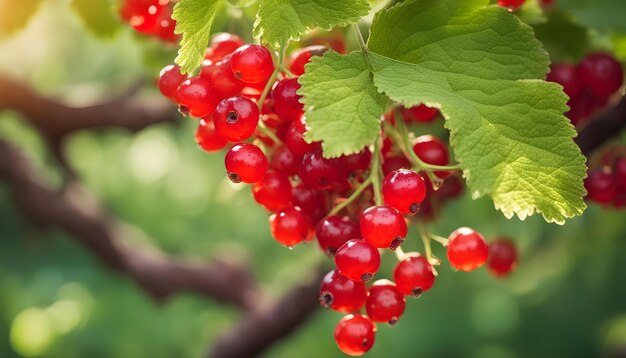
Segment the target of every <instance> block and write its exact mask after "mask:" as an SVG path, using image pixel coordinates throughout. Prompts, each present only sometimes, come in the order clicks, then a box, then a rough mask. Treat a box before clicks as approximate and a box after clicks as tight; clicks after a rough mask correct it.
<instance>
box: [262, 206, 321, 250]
mask: <svg viewBox="0 0 626 358" xmlns="http://www.w3.org/2000/svg"><path fill="white" fill-rule="evenodd" d="M270 230H271V231H272V236H273V237H274V239H275V240H276V241H278V242H279V243H281V244H283V245H285V246H287V247H293V246H295V245H297V244H299V243H300V242H302V241H304V240H306V239H307V238H308V237H309V235H310V234H311V224H310V223H309V221H308V220H307V219H306V217H305V216H304V214H303V213H302V210H301V209H300V208H299V207H297V206H295V207H288V208H285V209H283V210H281V211H279V212H277V213H276V214H273V215H272V216H270Z"/></svg>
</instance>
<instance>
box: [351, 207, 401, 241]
mask: <svg viewBox="0 0 626 358" xmlns="http://www.w3.org/2000/svg"><path fill="white" fill-rule="evenodd" d="M359 225H360V227H361V233H362V234H363V237H364V238H365V240H367V241H368V242H369V243H370V244H372V245H373V246H374V247H378V248H390V249H392V250H395V249H396V248H398V246H400V245H401V244H402V243H403V242H404V238H405V236H406V233H407V227H406V221H405V220H404V216H402V214H401V213H400V212H399V211H398V210H396V209H394V208H392V207H391V206H385V205H383V206H371V207H369V208H367V209H365V211H363V213H361V218H360V220H359Z"/></svg>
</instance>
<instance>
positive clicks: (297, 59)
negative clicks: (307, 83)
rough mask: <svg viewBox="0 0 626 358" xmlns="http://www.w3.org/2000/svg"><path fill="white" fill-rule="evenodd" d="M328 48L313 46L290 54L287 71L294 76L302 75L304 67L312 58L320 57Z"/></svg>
mask: <svg viewBox="0 0 626 358" xmlns="http://www.w3.org/2000/svg"><path fill="white" fill-rule="evenodd" d="M326 51H328V48H327V47H325V46H320V45H315V46H308V47H305V48H303V49H300V50H298V51H295V52H294V53H292V54H291V60H290V65H289V71H290V72H291V73H293V74H294V75H296V76H301V75H303V74H304V65H306V64H307V63H309V61H311V57H313V56H322V55H323V54H324V53H325V52H326Z"/></svg>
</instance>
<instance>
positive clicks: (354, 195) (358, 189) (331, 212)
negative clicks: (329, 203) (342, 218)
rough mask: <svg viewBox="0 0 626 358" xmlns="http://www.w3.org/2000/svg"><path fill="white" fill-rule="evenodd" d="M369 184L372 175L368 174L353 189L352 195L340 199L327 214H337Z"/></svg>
mask: <svg viewBox="0 0 626 358" xmlns="http://www.w3.org/2000/svg"><path fill="white" fill-rule="evenodd" d="M371 184H372V176H371V175H370V176H369V177H368V178H367V179H365V181H364V182H363V183H361V185H359V187H358V188H356V189H355V190H354V192H353V193H352V195H350V196H349V197H348V198H347V199H346V200H344V201H342V202H341V203H339V204H337V205H335V207H334V208H333V209H332V210H331V211H330V212H329V213H328V216H333V215H337V214H338V213H339V212H340V211H341V210H343V209H344V208H345V207H347V206H348V205H350V204H351V203H352V202H353V201H354V200H356V199H357V198H358V197H359V196H360V195H361V193H363V191H364V190H365V189H367V187H368V186H370V185H371Z"/></svg>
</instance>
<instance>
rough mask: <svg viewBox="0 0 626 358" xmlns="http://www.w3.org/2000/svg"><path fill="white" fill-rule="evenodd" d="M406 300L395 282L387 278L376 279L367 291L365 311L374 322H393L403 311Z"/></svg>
mask: <svg viewBox="0 0 626 358" xmlns="http://www.w3.org/2000/svg"><path fill="white" fill-rule="evenodd" d="M405 306H406V300H405V299H404V295H403V294H402V293H400V291H399V290H398V288H397V287H396V284H395V283H393V282H391V281H389V280H377V281H375V282H374V283H373V284H372V286H371V287H370V288H369V290H368V292H367V300H366V301H365V311H366V312H367V315H368V316H369V317H370V319H371V320H372V321H374V322H386V323H389V324H392V325H393V324H395V323H396V322H397V321H398V319H399V318H400V316H402V314H403V313H404V308H405Z"/></svg>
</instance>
